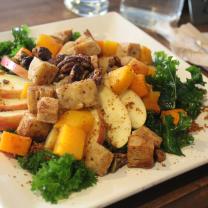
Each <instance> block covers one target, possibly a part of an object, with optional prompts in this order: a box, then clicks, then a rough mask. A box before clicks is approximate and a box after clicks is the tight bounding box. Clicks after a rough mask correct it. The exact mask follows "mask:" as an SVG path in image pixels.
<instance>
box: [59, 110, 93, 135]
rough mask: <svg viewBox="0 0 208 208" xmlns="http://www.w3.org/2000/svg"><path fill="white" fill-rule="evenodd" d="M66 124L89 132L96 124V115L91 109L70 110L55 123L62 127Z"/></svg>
mask: <svg viewBox="0 0 208 208" xmlns="http://www.w3.org/2000/svg"><path fill="white" fill-rule="evenodd" d="M64 124H66V125H68V126H73V127H77V128H81V129H83V130H84V131H85V132H86V133H89V132H90V131H91V130H92V128H93V124H94V117H93V115H92V113H91V112H89V111H75V110H70V111H67V112H65V113H64V114H63V115H62V116H61V117H60V118H59V120H58V121H57V123H56V124H55V127H56V128H60V127H62V126H63V125H64Z"/></svg>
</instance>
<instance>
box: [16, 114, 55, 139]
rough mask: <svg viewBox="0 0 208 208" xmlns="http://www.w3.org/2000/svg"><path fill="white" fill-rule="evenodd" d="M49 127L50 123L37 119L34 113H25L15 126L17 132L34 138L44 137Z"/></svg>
mask: <svg viewBox="0 0 208 208" xmlns="http://www.w3.org/2000/svg"><path fill="white" fill-rule="evenodd" d="M50 129H51V125H50V124H47V123H44V122H41V121H38V120H37V118H36V117H35V115H33V114H31V113H25V115H24V116H23V117H22V119H21V121H20V123H19V126H18V128H17V134H19V135H22V136H28V137H34V138H45V137H46V136H47V135H48V133H49V131H50Z"/></svg>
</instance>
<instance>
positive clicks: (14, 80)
mask: <svg viewBox="0 0 208 208" xmlns="http://www.w3.org/2000/svg"><path fill="white" fill-rule="evenodd" d="M25 82H26V80H25V79H23V78H21V77H18V76H16V75H11V74H0V98H8V99H9V98H20V94H21V91H22V89H23V87H24V83H25Z"/></svg>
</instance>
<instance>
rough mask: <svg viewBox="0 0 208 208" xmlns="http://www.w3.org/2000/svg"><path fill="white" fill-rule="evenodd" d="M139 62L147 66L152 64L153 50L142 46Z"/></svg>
mask: <svg viewBox="0 0 208 208" xmlns="http://www.w3.org/2000/svg"><path fill="white" fill-rule="evenodd" d="M139 60H140V61H142V62H143V63H145V64H147V65H150V64H152V55H151V50H150V49H149V48H147V47H145V46H142V47H141V54H140V57H139Z"/></svg>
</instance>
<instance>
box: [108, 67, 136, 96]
mask: <svg viewBox="0 0 208 208" xmlns="http://www.w3.org/2000/svg"><path fill="white" fill-rule="evenodd" d="M108 78H109V84H110V86H111V88H112V90H113V92H115V93H116V94H121V93H122V92H124V91H125V90H126V89H128V87H129V86H130V84H131V82H132V80H133V79H134V73H133V71H132V70H131V67H130V66H123V67H120V68H118V69H115V70H114V71H112V72H110V73H109V74H108Z"/></svg>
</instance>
